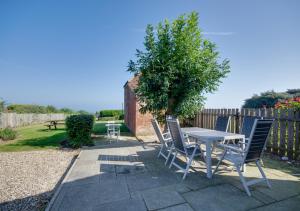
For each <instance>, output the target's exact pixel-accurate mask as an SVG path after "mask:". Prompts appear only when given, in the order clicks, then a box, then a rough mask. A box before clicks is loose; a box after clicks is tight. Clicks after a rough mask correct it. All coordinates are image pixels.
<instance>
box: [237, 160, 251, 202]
mask: <svg viewBox="0 0 300 211" xmlns="http://www.w3.org/2000/svg"><path fill="white" fill-rule="evenodd" d="M235 167H236V170H237V172H238V174H239V176H240V179H241V181H242V184H243V186H244V188H245V190H246V192H247V194H248V196H251V193H250V190H249V188H248V186H247V184H246V180H245V178H244V175H243V173H242V172H241V166H240V165H236V164H235Z"/></svg>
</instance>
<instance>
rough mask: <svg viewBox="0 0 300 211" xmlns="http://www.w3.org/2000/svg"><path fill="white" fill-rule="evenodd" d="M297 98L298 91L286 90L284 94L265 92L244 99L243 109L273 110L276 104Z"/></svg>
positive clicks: (272, 91) (299, 94)
mask: <svg viewBox="0 0 300 211" xmlns="http://www.w3.org/2000/svg"><path fill="white" fill-rule="evenodd" d="M299 96H300V89H288V90H287V91H286V92H275V91H274V90H271V91H266V92H262V93H260V95H257V94H255V95H253V96H252V97H251V98H248V99H246V100H245V103H244V105H243V108H274V107H275V105H276V103H277V102H284V101H286V100H288V99H290V98H294V97H299Z"/></svg>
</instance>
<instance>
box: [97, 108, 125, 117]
mask: <svg viewBox="0 0 300 211" xmlns="http://www.w3.org/2000/svg"><path fill="white" fill-rule="evenodd" d="M122 113H123V111H122V110H102V111H100V113H99V116H100V117H117V118H119V116H120V115H121V114H122Z"/></svg>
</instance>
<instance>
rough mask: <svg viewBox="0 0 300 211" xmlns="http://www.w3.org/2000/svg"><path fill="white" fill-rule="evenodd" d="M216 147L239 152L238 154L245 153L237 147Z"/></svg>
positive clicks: (223, 145) (222, 145)
mask: <svg viewBox="0 0 300 211" xmlns="http://www.w3.org/2000/svg"><path fill="white" fill-rule="evenodd" d="M218 146H220V147H223V148H224V149H227V150H232V151H235V152H239V153H244V152H245V151H244V150H242V149H241V148H239V147H234V146H231V145H227V144H219V145H218Z"/></svg>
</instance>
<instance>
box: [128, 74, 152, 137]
mask: <svg viewBox="0 0 300 211" xmlns="http://www.w3.org/2000/svg"><path fill="white" fill-rule="evenodd" d="M137 85H138V76H135V77H134V78H132V79H131V80H129V81H127V83H126V84H125V85H124V111H125V116H124V121H125V124H126V126H127V127H128V129H129V130H130V131H131V132H132V133H133V134H134V135H136V136H141V135H153V134H154V131H153V128H152V125H151V119H152V118H153V116H152V115H151V114H150V113H146V114H141V113H140V112H139V109H140V105H139V103H138V100H137V97H136V95H135V93H134V89H135V88H136V87H137Z"/></svg>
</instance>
